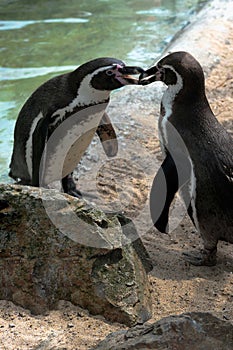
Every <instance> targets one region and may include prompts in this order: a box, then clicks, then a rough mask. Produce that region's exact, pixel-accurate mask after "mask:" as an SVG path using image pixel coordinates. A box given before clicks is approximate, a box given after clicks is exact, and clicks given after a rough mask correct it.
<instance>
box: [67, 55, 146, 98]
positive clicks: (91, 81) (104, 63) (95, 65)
mask: <svg viewBox="0 0 233 350" xmlns="http://www.w3.org/2000/svg"><path fill="white" fill-rule="evenodd" d="M142 72H143V70H142V69H141V68H140V67H127V66H126V65H125V63H124V62H122V61H121V60H118V59H116V58H110V57H103V58H96V59H94V60H92V61H89V62H86V63H84V64H83V65H81V66H80V67H79V68H78V69H76V70H75V71H74V72H73V75H74V76H75V75H76V76H78V78H79V81H82V80H83V79H84V78H85V79H86V80H87V81H88V85H89V88H92V89H94V90H98V91H109V92H110V91H112V90H115V89H118V88H120V87H122V86H124V85H129V84H138V79H136V78H135V77H133V76H131V75H129V74H140V73H142ZM87 77H88V79H87Z"/></svg>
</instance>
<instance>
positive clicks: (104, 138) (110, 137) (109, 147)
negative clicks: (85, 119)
mask: <svg viewBox="0 0 233 350" xmlns="http://www.w3.org/2000/svg"><path fill="white" fill-rule="evenodd" d="M96 133H97V135H98V136H99V139H100V141H101V143H102V146H103V149H104V151H105V153H106V155H107V156H108V157H114V156H115V155H116V154H117V152H118V142H117V136H116V133H115V130H114V128H113V125H112V123H111V120H110V118H109V116H108V114H107V113H106V112H105V113H104V115H103V117H102V119H101V121H100V124H99V125H98V128H97V130H96Z"/></svg>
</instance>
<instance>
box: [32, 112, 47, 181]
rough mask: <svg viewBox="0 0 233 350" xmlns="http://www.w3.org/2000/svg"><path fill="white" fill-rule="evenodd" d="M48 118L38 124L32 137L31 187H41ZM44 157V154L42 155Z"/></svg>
mask: <svg viewBox="0 0 233 350" xmlns="http://www.w3.org/2000/svg"><path fill="white" fill-rule="evenodd" d="M48 128H49V118H43V119H41V120H40V121H39V122H38V123H37V126H36V128H35V130H34V132H33V136H32V149H33V157H32V186H36V187H38V186H40V185H42V175H43V160H42V155H43V152H44V150H45V144H46V141H47V137H48ZM44 156H45V154H44Z"/></svg>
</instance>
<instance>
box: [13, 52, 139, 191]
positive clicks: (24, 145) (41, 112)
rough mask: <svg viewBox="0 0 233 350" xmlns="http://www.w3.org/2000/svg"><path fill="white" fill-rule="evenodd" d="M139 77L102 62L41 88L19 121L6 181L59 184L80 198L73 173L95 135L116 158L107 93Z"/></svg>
mask: <svg viewBox="0 0 233 350" xmlns="http://www.w3.org/2000/svg"><path fill="white" fill-rule="evenodd" d="M139 73H142V69H141V68H139V67H126V66H125V64H124V63H123V62H122V61H120V60H118V59H115V58H109V57H104V58H97V59H94V60H92V61H89V62H86V63H84V64H82V65H81V66H79V67H78V68H77V69H76V70H74V71H72V72H70V73H66V74H62V75H59V76H56V77H54V78H52V79H50V80H48V81H46V82H45V83H44V84H42V85H41V86H40V87H39V88H38V89H37V90H35V91H34V92H33V93H32V95H31V96H30V97H29V99H28V100H27V101H26V102H25V104H24V106H23V107H22V109H21V111H20V113H19V116H18V118H17V121H16V125H15V130H14V148H13V154H12V158H11V163H10V173H9V175H10V176H11V177H12V178H13V179H15V180H16V181H18V183H21V184H24V185H32V186H46V185H48V184H49V183H51V182H53V181H55V180H61V182H62V187H63V190H64V192H66V193H68V194H71V195H73V196H77V197H80V196H81V193H80V191H79V190H78V189H76V186H75V183H74V180H73V178H72V172H73V170H74V168H75V167H76V166H77V164H78V162H79V161H80V159H81V157H82V155H83V154H84V152H85V150H86V149H87V147H88V146H89V144H90V143H91V141H92V138H93V136H94V134H95V132H97V134H98V136H99V138H100V140H101V142H102V145H103V148H104V150H105V152H106V154H107V155H108V156H110V157H112V156H115V155H116V153H117V148H118V147H117V140H116V134H115V131H114V128H113V126H112V124H111V121H110V119H109V117H108V115H107V113H106V112H105V110H106V108H107V106H108V103H109V99H110V92H111V91H112V90H115V89H118V88H121V87H122V86H125V85H128V84H137V83H138V79H136V77H133V76H131V75H129V74H139Z"/></svg>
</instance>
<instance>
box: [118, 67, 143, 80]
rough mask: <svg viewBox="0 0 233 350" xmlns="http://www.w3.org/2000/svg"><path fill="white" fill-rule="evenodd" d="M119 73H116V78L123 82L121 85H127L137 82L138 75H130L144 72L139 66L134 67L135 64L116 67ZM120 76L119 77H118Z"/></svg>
mask: <svg viewBox="0 0 233 350" xmlns="http://www.w3.org/2000/svg"><path fill="white" fill-rule="evenodd" d="M118 72H119V73H120V74H119V75H116V78H117V79H118V80H120V81H121V83H123V85H129V84H134V85H135V84H136V85H137V84H138V82H139V77H134V76H132V75H138V76H139V74H141V75H142V74H143V73H144V69H142V68H141V67H135V66H124V67H122V68H118ZM119 78H120V79H119Z"/></svg>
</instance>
